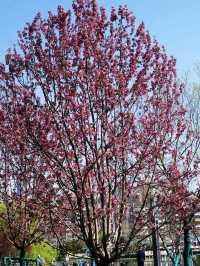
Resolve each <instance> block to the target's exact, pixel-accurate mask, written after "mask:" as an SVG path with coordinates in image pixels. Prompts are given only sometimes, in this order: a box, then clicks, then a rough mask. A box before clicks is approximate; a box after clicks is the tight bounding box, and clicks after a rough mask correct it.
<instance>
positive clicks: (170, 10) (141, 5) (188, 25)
mask: <svg viewBox="0 0 200 266" xmlns="http://www.w3.org/2000/svg"><path fill="white" fill-rule="evenodd" d="M0 3H1V8H0V61H2V60H3V59H4V54H5V52H6V50H7V48H9V47H11V46H12V45H13V44H14V43H16V40H17V34H16V32H17V30H21V29H22V28H23V26H24V25H25V23H26V22H31V21H32V18H33V17H34V15H35V14H36V13H37V12H38V11H40V12H41V13H42V15H44V16H46V15H47V11H48V10H52V11H55V10H56V7H57V6H58V5H59V4H61V5H63V6H64V7H66V8H67V9H68V8H70V7H71V4H72V0H16V1H14V0H0ZM98 3H99V4H100V5H103V6H105V7H106V8H110V7H111V6H115V7H116V6H118V5H120V4H126V5H127V6H128V8H129V10H131V11H132V12H133V13H134V15H135V16H136V18H137V21H138V22H140V21H141V20H143V21H144V22H145V25H146V28H147V29H148V30H149V31H150V33H151V36H155V37H156V38H157V39H158V41H159V43H160V44H162V45H164V46H165V48H166V50H167V52H168V54H170V55H174V56H175V57H176V58H177V69H178V73H179V75H183V74H184V72H186V71H188V70H190V71H192V68H193V66H194V64H195V63H196V62H198V61H200V1H199V0H192V1H188V0H110V1H108V0H99V1H98Z"/></svg>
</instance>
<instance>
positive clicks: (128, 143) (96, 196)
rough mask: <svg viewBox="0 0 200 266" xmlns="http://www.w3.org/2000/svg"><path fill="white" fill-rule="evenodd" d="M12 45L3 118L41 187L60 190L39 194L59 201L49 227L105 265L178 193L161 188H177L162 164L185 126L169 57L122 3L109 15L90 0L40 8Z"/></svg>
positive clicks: (3, 69)
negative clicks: (33, 162) (38, 165)
mask: <svg viewBox="0 0 200 266" xmlns="http://www.w3.org/2000/svg"><path fill="white" fill-rule="evenodd" d="M19 47H20V52H17V51H16V50H15V49H14V50H10V51H9V52H8V54H7V55H6V64H7V65H1V71H0V73H1V80H2V81H1V88H2V91H5V92H6V93H5V95H6V96H5V97H7V101H8V102H9V106H12V108H11V109H10V111H9V112H10V117H11V120H12V122H10V123H12V124H14V125H16V126H17V128H18V129H17V130H18V131H17V132H18V134H19V136H23V139H24V142H25V143H26V145H29V146H30V147H31V149H32V150H33V151H35V152H36V153H37V154H40V158H41V160H43V161H44V162H45V163H44V164H45V167H44V169H41V172H43V174H44V175H45V176H46V178H48V180H49V185H50V187H51V188H49V190H48V191H50V190H51V189H53V190H54V189H55V188H59V189H58V192H57V194H56V195H57V196H58V200H56V199H55V198H54V200H53V201H52V199H51V193H46V200H47V202H48V200H49V202H51V206H52V205H54V210H55V208H57V212H54V214H55V215H54V217H53V219H51V221H52V228H54V229H55V228H57V229H56V231H59V234H60V233H61V232H60V230H61V228H63V232H66V231H70V232H71V233H72V234H73V235H74V236H76V237H78V238H80V239H81V240H83V241H84V242H85V244H86V245H87V247H88V248H89V250H90V253H91V256H92V257H93V258H94V259H95V261H96V264H97V265H108V264H109V263H111V262H112V261H114V260H116V259H117V258H119V257H120V256H121V254H123V253H124V252H125V251H126V250H127V248H128V247H129V245H130V244H131V243H137V242H138V241H142V239H143V238H145V237H147V235H148V234H149V233H148V230H146V231H145V230H144V228H145V226H151V223H150V220H151V217H152V211H154V210H156V211H158V210H160V211H163V212H164V211H165V208H163V204H169V205H170V204H171V203H172V199H173V198H172V197H173V196H174V195H176V193H174V194H173V193H171V194H170V193H169V195H168V197H167V196H166V194H165V193H163V191H164V188H166V184H167V186H168V187H173V186H176V183H174V182H175V181H176V180H177V175H176V174H177V171H175V170H176V165H175V164H173V165H171V168H170V169H171V175H170V177H169V176H168V175H167V174H166V173H165V172H164V171H163V168H162V171H161V166H163V165H161V163H160V162H161V161H163V160H164V159H163V158H165V160H166V159H168V161H170V160H171V161H172V158H173V145H174V142H175V141H176V140H177V139H178V138H179V137H180V136H181V135H182V134H183V132H184V130H185V126H184V113H185V110H184V108H183V107H182V105H181V104H180V102H179V96H180V94H181V90H182V88H181V86H179V85H178V83H177V82H176V70H175V59H174V58H172V57H168V56H167V55H166V53H165V50H164V48H160V46H159V45H158V43H157V41H156V40H152V39H151V38H150V35H149V32H148V31H146V30H145V27H144V23H141V24H140V25H139V26H138V27H136V25H135V17H134V16H133V15H132V14H131V13H130V12H129V11H128V10H127V8H126V7H122V6H120V7H119V8H118V10H115V9H114V8H112V10H111V14H110V16H108V15H107V13H106V11H105V9H104V8H103V7H101V8H99V7H98V6H97V3H96V1H95V0H93V1H89V0H76V1H74V2H73V8H72V10H71V11H65V10H64V9H63V8H62V7H58V13H57V14H56V15H53V14H52V13H51V12H49V16H48V18H47V19H43V18H42V17H41V15H40V14H38V15H37V16H36V17H35V19H34V20H33V22H32V23H30V24H29V23H27V25H26V27H25V28H24V30H23V31H22V32H19ZM158 162H159V163H160V164H159V163H158ZM48 191H47V192H48ZM152 198H153V201H154V204H149V202H150V200H151V199H152ZM177 208H178V207H177ZM177 208H175V210H174V211H177ZM129 216H131V219H130V222H129V223H128V233H126V229H125V228H127V227H126V226H125V224H126V221H127V219H128V217H129ZM55 217H56V219H55ZM129 218H130V217H129ZM53 221H54V222H53ZM55 221H56V222H55ZM58 224H60V227H59V229H58V227H57V225H58ZM149 224H150V225H149ZM61 231H62V230H61Z"/></svg>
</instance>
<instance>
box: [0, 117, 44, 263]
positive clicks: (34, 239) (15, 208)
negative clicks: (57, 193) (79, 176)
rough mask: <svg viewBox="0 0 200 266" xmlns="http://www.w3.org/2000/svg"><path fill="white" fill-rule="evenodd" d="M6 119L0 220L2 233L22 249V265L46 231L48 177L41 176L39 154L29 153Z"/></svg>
mask: <svg viewBox="0 0 200 266" xmlns="http://www.w3.org/2000/svg"><path fill="white" fill-rule="evenodd" d="M4 122H5V120H1V122H0V124H1V132H4V135H3V134H1V137H0V185H1V187H0V196H1V201H2V206H3V210H2V211H1V212H0V221H1V223H2V224H3V232H4V234H3V236H4V237H5V238H6V239H7V241H8V242H9V243H11V244H12V246H13V247H15V248H16V249H17V250H18V251H19V257H20V264H21V265H22V261H23V258H24V257H25V254H26V251H27V250H28V248H29V247H30V246H31V245H32V244H34V243H38V242H40V241H41V240H42V239H43V236H44V233H45V232H46V231H45V230H46V229H45V224H44V222H45V220H46V219H47V216H46V215H45V212H44V208H43V207H42V206H43V202H41V198H42V197H41V195H42V193H45V187H44V178H45V177H44V176H42V174H40V176H39V175H38V173H39V169H38V168H40V167H41V166H42V165H41V161H40V162H39V161H38V157H37V155H36V154H34V153H33V152H31V153H30V152H29V149H28V147H25V145H24V144H23V143H22V140H19V138H17V137H18V135H17V132H14V134H13V132H10V129H9V128H7V125H6V123H4ZM36 173H37V174H36ZM40 194H41V195H40Z"/></svg>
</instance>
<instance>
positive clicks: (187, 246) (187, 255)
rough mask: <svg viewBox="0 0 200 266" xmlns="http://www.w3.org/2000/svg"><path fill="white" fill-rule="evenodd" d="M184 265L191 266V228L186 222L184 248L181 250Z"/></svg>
mask: <svg viewBox="0 0 200 266" xmlns="http://www.w3.org/2000/svg"><path fill="white" fill-rule="evenodd" d="M183 260H184V266H192V239H191V230H190V228H189V226H188V224H187V223H185V226H184V250H183Z"/></svg>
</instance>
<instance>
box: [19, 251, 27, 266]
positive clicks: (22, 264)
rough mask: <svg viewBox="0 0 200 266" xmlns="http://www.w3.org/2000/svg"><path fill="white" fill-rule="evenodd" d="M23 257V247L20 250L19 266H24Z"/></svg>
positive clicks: (24, 252) (24, 253)
mask: <svg viewBox="0 0 200 266" xmlns="http://www.w3.org/2000/svg"><path fill="white" fill-rule="evenodd" d="M25 255H26V250H25V248H24V247H22V248H21V249H20V253H19V264H20V266H25V265H24V258H25Z"/></svg>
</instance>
